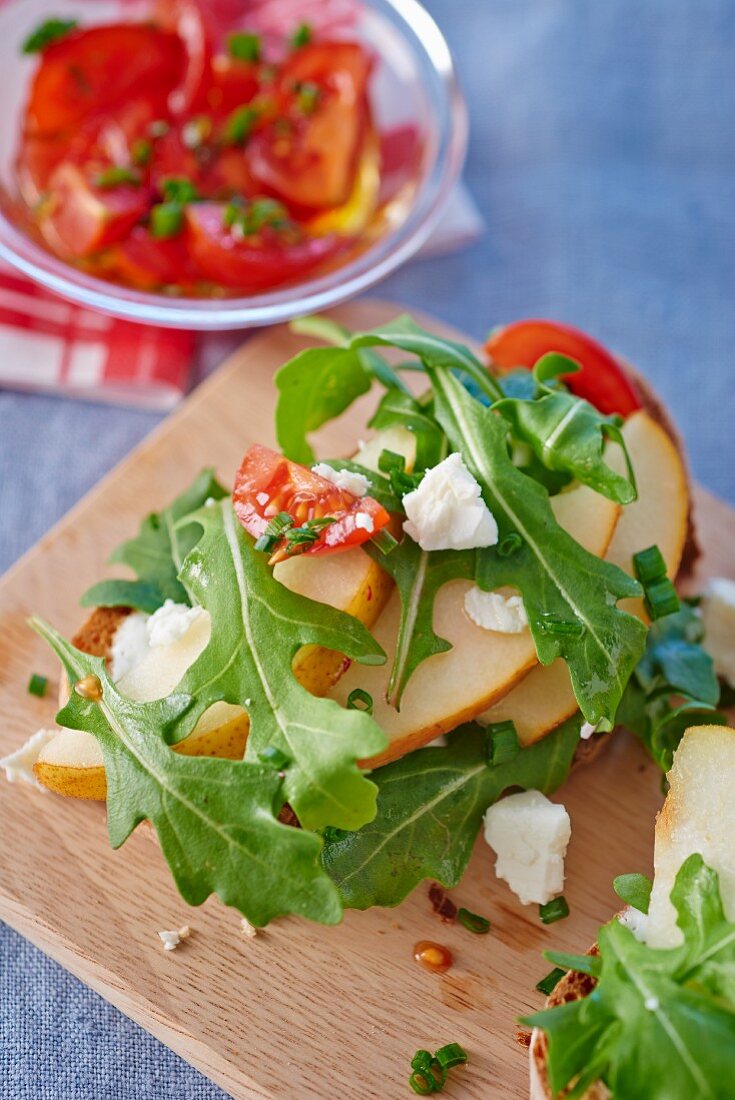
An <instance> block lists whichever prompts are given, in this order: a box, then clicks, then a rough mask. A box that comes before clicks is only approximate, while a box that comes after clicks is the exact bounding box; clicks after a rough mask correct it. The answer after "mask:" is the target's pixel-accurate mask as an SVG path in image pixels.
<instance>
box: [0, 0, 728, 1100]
mask: <svg viewBox="0 0 735 1100" xmlns="http://www.w3.org/2000/svg"><path fill="white" fill-rule="evenodd" d="M428 7H429V8H430V9H431V10H432V12H434V13H435V15H436V16H437V18H438V19H439V20H440V22H441V23H442V24H443V25H444V26H445V28H446V32H447V35H448V37H449V39H450V41H451V43H452V45H453V46H454V48H455V51H456V54H457V57H458V59H459V62H460V66H461V71H462V73H463V80H464V85H465V90H466V92H467V95H468V99H469V103H470V108H471V113H472V125H473V134H472V148H471V153H470V159H469V166H468V182H469V185H470V187H471V189H472V191H473V193H474V195H475V197H476V199H477V201H478V203H479V205H480V207H481V209H482V212H483V214H484V216H485V218H486V220H487V226H488V228H487V233H486V235H485V236H484V238H483V239H482V241H480V242H479V243H478V244H476V245H475V246H474V247H473V248H471V249H470V250H468V251H466V252H464V253H462V254H460V255H457V256H452V257H449V258H444V259H438V260H425V261H421V262H418V263H415V264H413V265H412V266H411V267H409V268H407V269H406V270H404V271H403V272H401V273H400V274H398V275H396V276H394V277H393V278H392V279H391V280H390V281H389V282H388V283H386V284H384V285H383V286H382V287H381V288H379V291H378V293H380V294H382V295H391V296H393V297H395V298H396V299H398V300H401V301H403V302H405V303H407V304H409V305H415V306H418V307H422V308H425V309H427V310H432V311H434V312H435V313H436V314H438V315H439V316H441V317H443V318H445V319H446V320H448V321H451V322H453V323H454V324H456V325H458V326H459V327H461V328H464V329H466V330H468V331H470V332H472V333H474V334H476V335H478V336H480V335H483V334H484V332H485V331H486V330H487V329H488V328H490V327H491V326H492V325H494V324H496V323H499V322H501V321H503V320H510V319H513V318H517V317H521V316H524V315H525V316H530V315H537V316H538V315H541V316H550V317H557V318H560V319H564V320H567V321H571V322H573V323H576V324H578V325H580V326H582V327H584V328H587V329H589V330H590V331H591V332H593V333H595V334H596V335H597V336H599V337H600V338H601V339H602V340H603V341H604V342H606V343H608V344H609V345H610V346H612V347H614V348H616V349H618V350H619V351H620V352H622V353H623V354H625V355H626V356H628V357H629V358H630V359H631V360H632V361H633V362H635V363H637V364H638V365H639V366H640V367H641V368H642V369H643V370H644V371H645V372H646V374H647V375H648V376H649V377H650V378H651V379H652V380H653V381H654V383H655V384H656V386H657V387H658V389H659V391H660V392H661V393H662V394H663V395H664V397H665V398H666V400H667V402H668V404H669V406H670V408H671V410H672V411H673V413H674V414H675V416H676V418H677V420H678V422H679V424H680V425H681V427H682V429H683V432H684V435H685V437H686V441H687V443H688V445H689V449H690V453H691V456H692V463H693V466H694V471H695V473H696V475H697V477H698V478H699V479H700V480H701V481H702V482H703V483H704V484H706V485H708V486H709V487H710V488H711V489H714V490H716V491H717V492H719V493H720V494H721V495H723V496H725V497H727V498H728V499H729V500H730V501H732V502H733V503H735V473H734V472H733V469H734V463H733V459H734V458H735V444H734V443H733V436H734V435H735V393H734V391H733V385H732V379H733V366H732V359H733V344H734V339H733V338H734V336H735V333H734V331H733V330H734V324H733V322H734V321H735V310H734V308H733V303H734V302H735V128H734V127H733V119H734V118H735V76H734V71H733V56H735V7H733V5H732V3H731V2H730V0H604V2H602V3H601V2H595V0H576V2H575V0H429V2H428ZM228 343H229V341H228V340H226V339H222V340H220V341H218V342H215V344H214V345H210V346H209V348H208V349H207V352H206V355H205V356H204V357H203V363H206V362H216V361H218V358H219V357H220V355H221V353H222V352H223V351H224V350H225V349H226V347H227V346H228ZM202 369H204V367H202ZM157 420H158V418H157V417H156V416H155V415H152V414H146V413H139V412H126V411H120V410H113V409H103V408H97V407H93V406H89V405H82V404H78V403H72V402H68V401H63V400H57V399H53V398H44V397H28V396H19V395H16V394H11V393H0V568H5V567H7V566H8V565H10V563H11V562H12V561H13V560H14V559H15V558H17V557H18V555H19V554H20V553H21V552H22V551H23V550H25V549H26V548H27V547H28V546H30V545H31V544H32V543H33V542H35V541H36V539H37V538H38V537H39V536H40V535H41V534H43V532H44V531H45V530H46V529H47V528H48V527H49V526H50V525H51V523H52V522H54V520H56V519H57V518H58V517H59V516H61V515H62V514H63V513H64V512H65V511H66V510H67V509H68V508H69V507H70V505H72V504H73V503H74V502H75V501H76V500H77V499H78V497H79V496H81V494H82V493H83V492H85V490H87V489H88V488H89V487H90V486H91V485H93V484H94V482H96V481H97V479H98V478H99V477H100V475H101V474H103V473H104V472H105V471H106V470H108V469H109V468H110V467H111V466H112V465H113V464H114V463H115V462H117V461H118V460H119V459H120V458H122V457H123V455H125V454H126V452H127V451H128V450H129V449H130V447H131V446H132V445H133V444H134V443H136V442H137V441H138V440H139V439H140V438H141V437H142V436H143V435H145V434H146V433H147V432H148V431H149V430H150V429H151V428H152V427H153V426H154V425H155V424H156V423H157ZM223 1095H224V1094H223V1093H221V1092H220V1090H218V1089H216V1088H215V1087H214V1086H213V1085H211V1084H209V1083H208V1082H206V1081H205V1080H204V1079H203V1078H202V1077H200V1076H199V1075H198V1074H197V1073H195V1072H194V1071H193V1070H191V1069H190V1068H188V1067H187V1066H186V1065H184V1063H182V1062H181V1061H180V1060H179V1059H178V1058H177V1057H176V1056H174V1055H173V1054H171V1053H170V1052H169V1051H167V1050H166V1049H165V1048H164V1047H162V1046H160V1045H159V1044H158V1043H157V1042H155V1041H154V1040H153V1039H151V1038H149V1037H148V1036H147V1035H145V1034H144V1033H143V1032H142V1031H140V1030H139V1029H138V1028H137V1027H136V1026H135V1025H134V1024H132V1023H130V1022H129V1021H127V1020H126V1019H124V1018H123V1017H122V1016H120V1015H119V1013H117V1012H116V1011H115V1010H114V1009H112V1008H110V1007H109V1006H107V1005H106V1004H105V1003H104V1002H103V1001H102V1000H101V999H100V998H98V997H97V996H96V995H95V994H93V993H90V992H89V991H87V990H86V989H84V988H83V987H82V986H81V985H80V984H79V983H78V982H77V981H76V980H75V979H73V978H71V977H69V976H68V975H67V974H65V973H64V972H63V971H62V970H60V969H59V968H58V967H57V966H55V965H54V964H53V963H51V962H49V961H48V960H46V959H45V958H44V957H43V956H42V955H40V954H39V953H38V952H37V951H36V950H35V949H33V948H31V947H30V946H28V945H27V944H25V943H24V942H23V941H22V940H21V939H20V938H19V937H18V936H17V935H16V934H15V933H13V932H11V931H10V930H8V929H5V930H3V931H2V932H1V934H0V1096H2V1097H3V1098H12V1100H41V1098H43V1100H73V1098H74V1100H75V1098H83V1100H88V1098H95V1100H149V1098H150V1100H168V1098H172V1100H173V1098H174V1097H175V1098H177V1100H181V1098H184V1097H185V1098H187V1100H214V1098H215V1097H222V1096H223Z"/></svg>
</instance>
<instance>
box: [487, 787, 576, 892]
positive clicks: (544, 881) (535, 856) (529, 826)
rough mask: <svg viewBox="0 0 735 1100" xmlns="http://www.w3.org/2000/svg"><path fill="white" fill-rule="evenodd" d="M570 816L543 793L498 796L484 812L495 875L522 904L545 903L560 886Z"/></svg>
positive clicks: (569, 831)
mask: <svg viewBox="0 0 735 1100" xmlns="http://www.w3.org/2000/svg"><path fill="white" fill-rule="evenodd" d="M571 835H572V828H571V823H570V821H569V814H568V813H567V811H566V810H565V808H564V807H563V806H561V805H559V804H558V803H554V802H550V801H549V799H548V798H547V797H546V795H544V794H542V793H541V791H521V793H520V794H511V795H508V796H507V798H501V799H500V801H499V802H496V803H495V805H494V806H491V807H490V809H489V810H488V811H487V813H486V814H485V840H486V841H487V843H488V844H489V845H490V847H491V848H492V849H493V850H494V851H495V853H496V855H497V857H498V858H497V862H496V864H495V874H496V875H497V876H498V878H502V879H504V880H505V881H506V882H507V883H508V885H509V886H510V888H511V890H512V891H513V893H514V894H516V895H517V896H518V898H519V899H520V901H521V902H522V904H523V905H530V904H531V903H532V902H537V903H538V904H539V905H545V904H546V903H547V902H548V901H551V899H552V898H553V897H556V895H557V894H560V893H561V891H562V889H563V887H564V856H565V855H566V852H567V845H568V844H569V838H570V836H571Z"/></svg>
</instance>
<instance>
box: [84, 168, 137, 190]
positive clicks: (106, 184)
mask: <svg viewBox="0 0 735 1100" xmlns="http://www.w3.org/2000/svg"><path fill="white" fill-rule="evenodd" d="M92 183H93V184H94V186H95V187H99V188H101V189H102V190H103V191H107V190H109V189H110V188H112V187H120V186H122V185H123V184H129V185H130V186H131V187H140V175H139V173H138V172H136V171H135V169H134V168H126V167H125V166H124V165H122V164H113V165H111V166H110V167H109V168H105V169H104V171H102V172H98V173H97V175H96V176H95V177H94V179H93V180H92Z"/></svg>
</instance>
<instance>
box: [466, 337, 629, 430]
mask: <svg viewBox="0 0 735 1100" xmlns="http://www.w3.org/2000/svg"><path fill="white" fill-rule="evenodd" d="M485 350H486V352H487V354H488V357H489V359H490V362H491V363H492V365H493V366H494V367H495V368H497V370H498V371H500V373H505V372H506V371H509V370H512V369H513V368H514V367H533V366H534V365H535V364H536V363H537V362H538V361H539V359H540V358H541V356H542V355H546V354H547V353H548V352H559V354H561V355H568V356H569V357H570V358H571V359H576V361H577V362H578V363H579V364H580V366H581V367H582V369H581V370H580V371H579V372H578V373H577V374H570V375H567V377H566V379H565V382H566V384H567V385H568V386H569V389H570V390H571V391H572V393H575V394H576V395H577V396H578V397H584V398H585V399H586V400H587V401H589V402H590V404H591V405H594V406H595V408H596V409H599V411H600V412H601V413H605V415H607V416H611V415H612V414H614V413H618V414H619V415H620V416H629V415H630V414H631V413H633V412H635V411H636V409H640V408H642V401H641V398H640V395H639V393H638V391H637V389H636V387H635V385H634V384H633V382H632V381H631V380H630V378H629V377H628V376H627V374H626V373H625V371H624V370H623V369H622V368H621V366H620V365H619V363H618V362H617V360H616V359H615V358H614V356H612V355H611V354H610V352H609V351H607V349H606V348H604V347H603V346H602V344H599V343H598V342H597V340H594V339H593V338H592V337H591V336H588V335H587V334H586V333H584V332H581V331H580V330H579V329H576V328H572V326H571V325H563V324H559V323H558V322H556V321H539V320H531V321H516V322H515V323H514V324H512V325H505V326H503V327H501V328H497V329H495V330H494V331H493V332H492V333H491V334H490V337H489V339H488V341H487V343H486V344H485Z"/></svg>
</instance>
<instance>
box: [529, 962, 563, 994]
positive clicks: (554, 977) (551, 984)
mask: <svg viewBox="0 0 735 1100" xmlns="http://www.w3.org/2000/svg"><path fill="white" fill-rule="evenodd" d="M565 974H566V970H562V969H561V968H560V967H558V966H556V967H554V969H553V970H550V971H549V973H548V974H547V975H546V977H545V978H542V979H541V981H540V982H536V989H538V991H539V993H543V994H544V996H545V997H548V996H549V994H550V993H552V992H553V990H555V989H556V987H557V985H558V984H559V982H560V981H561V980H562V978H563V977H564V975H565Z"/></svg>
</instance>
